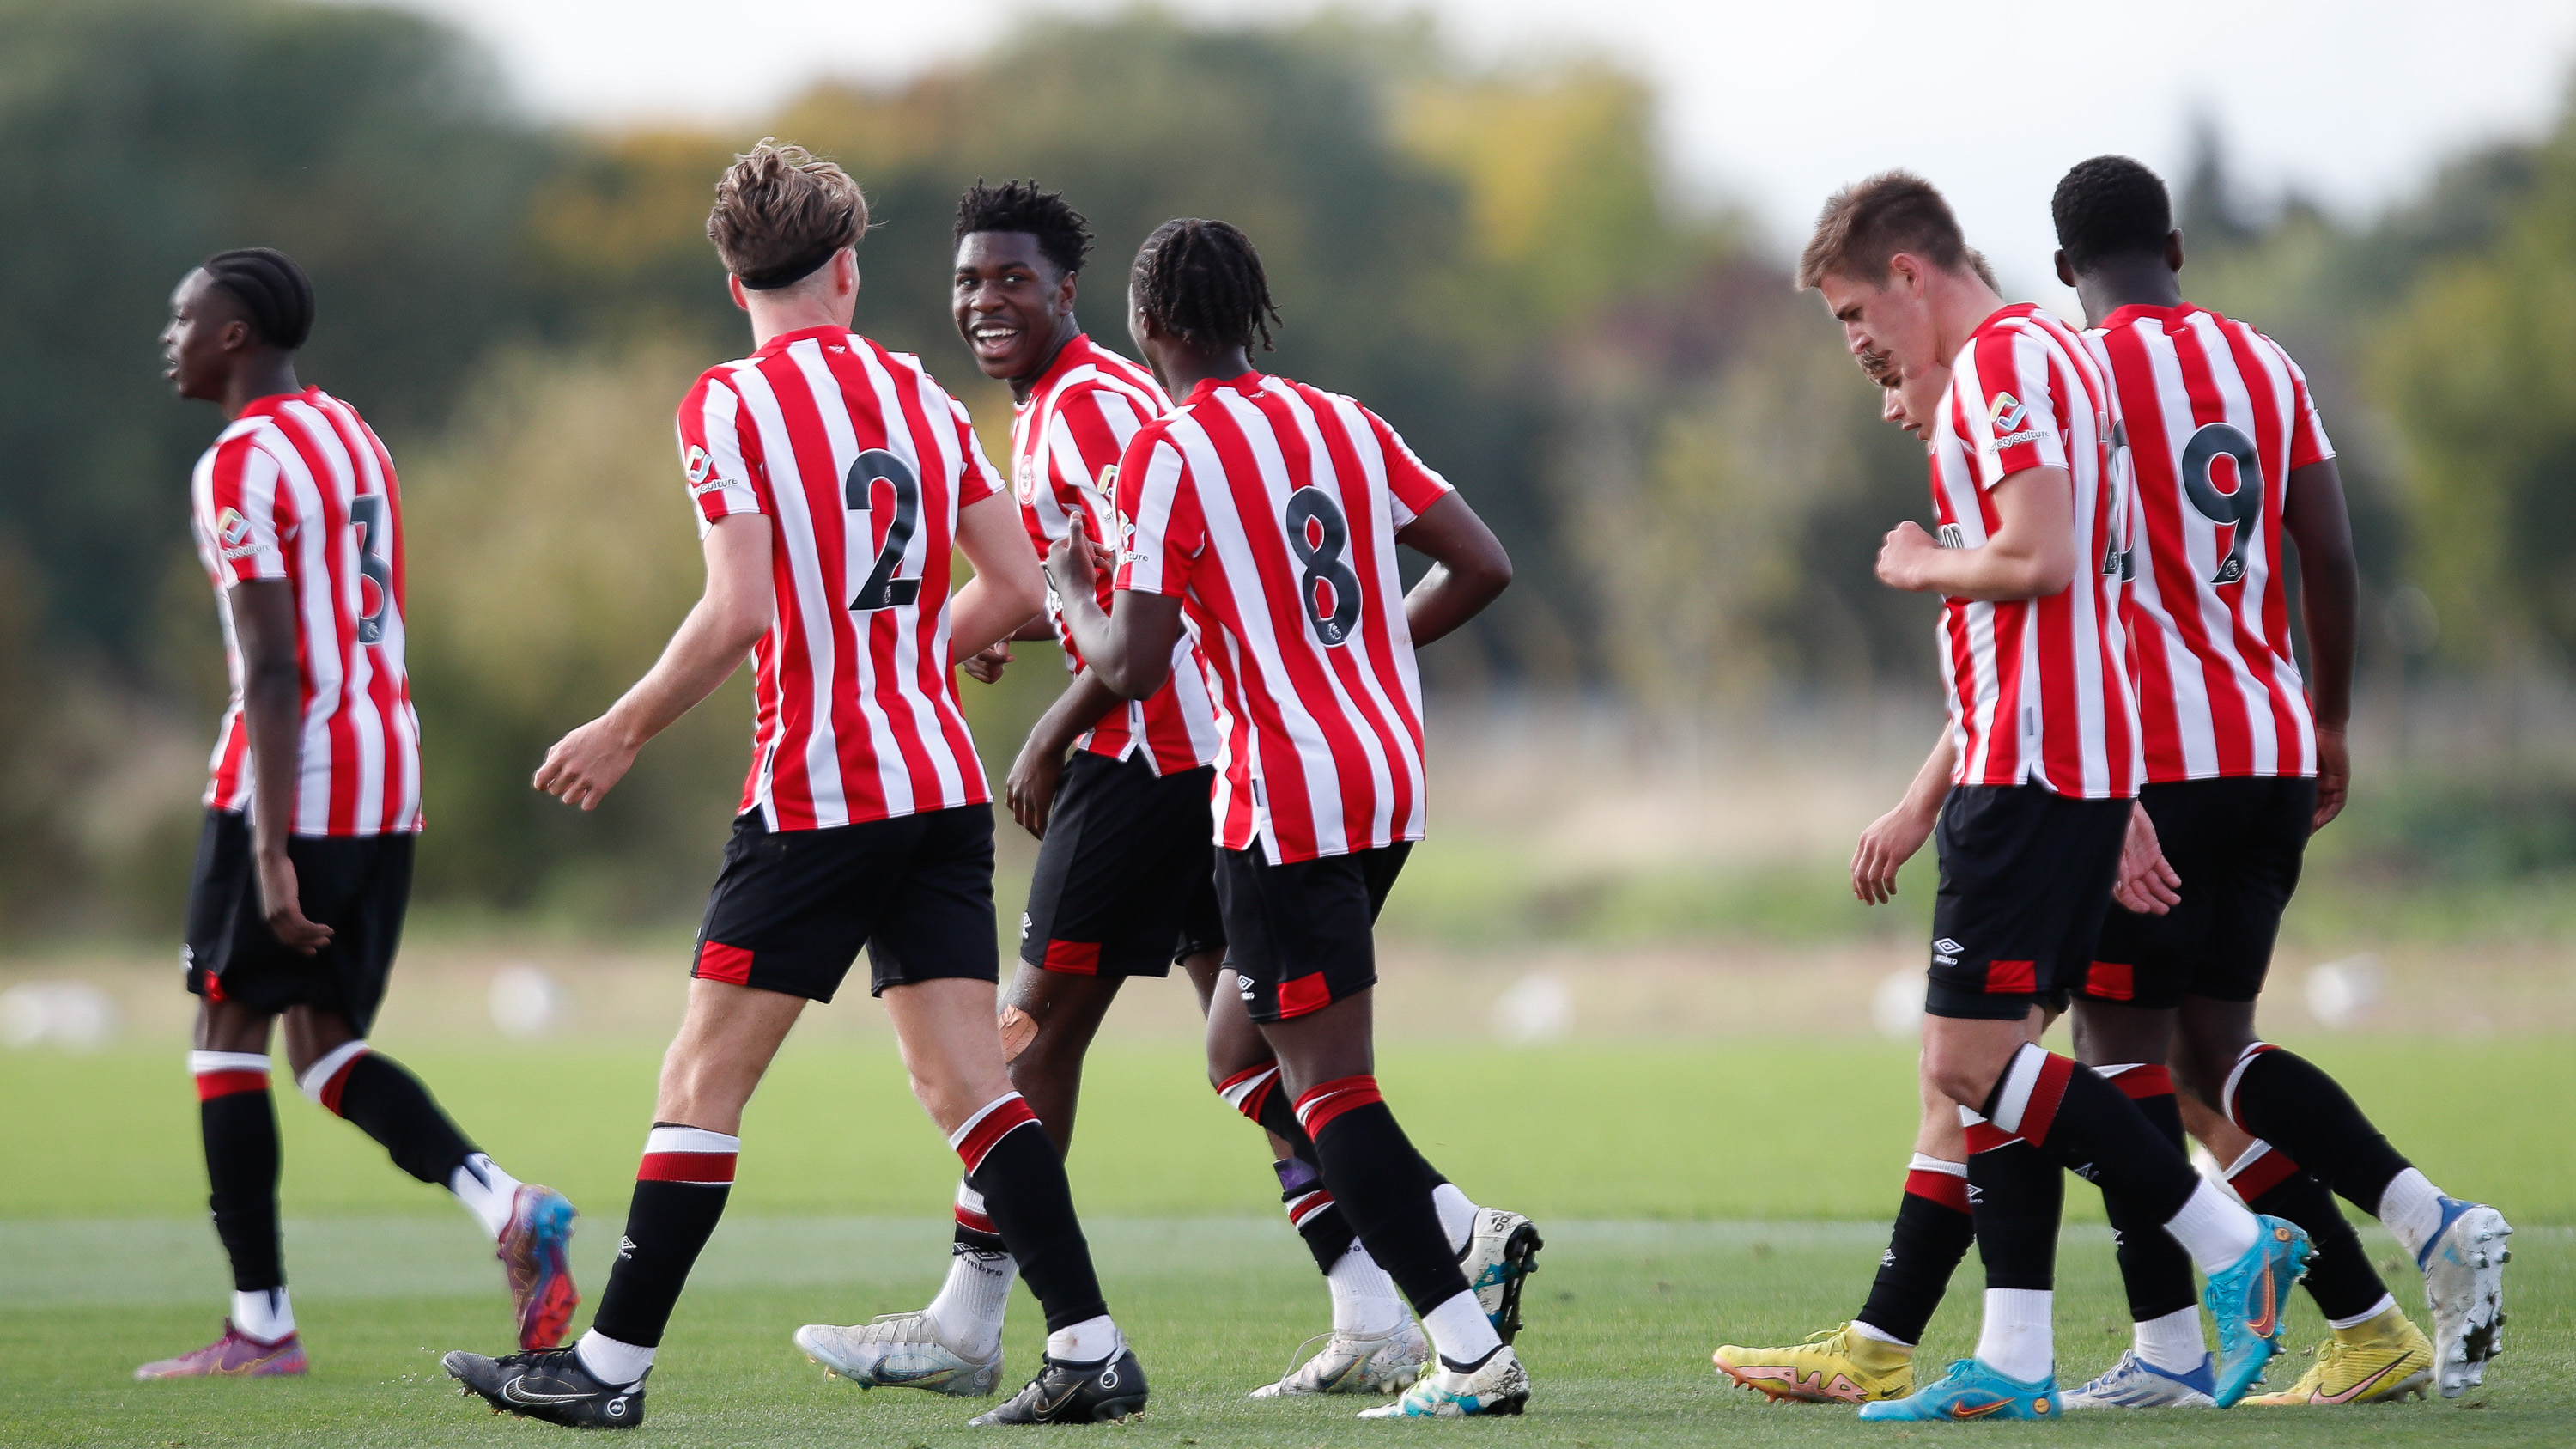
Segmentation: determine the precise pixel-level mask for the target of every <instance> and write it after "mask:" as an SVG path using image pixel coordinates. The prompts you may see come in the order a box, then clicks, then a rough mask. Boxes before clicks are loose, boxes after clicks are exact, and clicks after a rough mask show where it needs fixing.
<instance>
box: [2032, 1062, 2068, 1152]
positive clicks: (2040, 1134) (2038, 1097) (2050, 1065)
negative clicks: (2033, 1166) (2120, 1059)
mask: <svg viewBox="0 0 2576 1449" xmlns="http://www.w3.org/2000/svg"><path fill="white" fill-rule="evenodd" d="M2074 1075H2075V1059H2074V1058H2072V1057H2061V1056H2059V1055H2058V1054H2057V1053H2055V1052H2048V1053H2045V1054H2044V1055H2043V1057H2042V1060H2041V1061H2040V1064H2039V1080H2038V1081H2035V1082H2033V1083H2031V1084H2030V1105H2028V1106H2026V1107H2024V1108H2022V1109H2021V1133H2020V1136H2021V1140H2022V1141H2024V1142H2027V1143H2029V1144H2030V1145H2031V1146H2033V1147H2037V1146H2039V1145H2040V1144H2042V1143H2044V1142H2046V1141H2047V1140H2048V1129H2049V1127H2050V1125H2051V1124H2053V1123H2055V1122H2056V1121H2057V1109H2058V1106H2059V1105H2060V1104H2061V1103H2063V1102H2064V1101H2065V1100H2066V1083H2067V1079H2068V1078H2070V1077H2072V1076H2074Z"/></svg>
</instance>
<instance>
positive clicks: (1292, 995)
mask: <svg viewBox="0 0 2576 1449" xmlns="http://www.w3.org/2000/svg"><path fill="white" fill-rule="evenodd" d="M1332 1004H1333V988H1332V987H1330V986H1327V985H1325V984H1324V973H1323V972H1321V971H1309V972H1307V973H1306V974H1305V975H1303V976H1292V977H1290V978H1289V979H1287V980H1285V981H1282V982H1280V983H1279V1019H1280V1020H1282V1021H1285V1020H1287V1019H1288V1018H1290V1017H1292V1016H1304V1015H1305V1014H1306V1013H1308V1012H1310V1011H1321V1010H1323V1009H1324V1008H1325V1007H1327V1006H1330V1005H1332Z"/></svg>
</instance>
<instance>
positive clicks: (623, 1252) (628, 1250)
mask: <svg viewBox="0 0 2576 1449" xmlns="http://www.w3.org/2000/svg"><path fill="white" fill-rule="evenodd" d="M617 1256H618V1257H620V1258H632V1257H634V1256H635V1240H634V1239H633V1238H630V1237H627V1236H626V1235H625V1234H623V1233H620V1234H618V1236H617Z"/></svg>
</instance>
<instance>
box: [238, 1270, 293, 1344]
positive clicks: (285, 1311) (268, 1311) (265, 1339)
mask: <svg viewBox="0 0 2576 1449" xmlns="http://www.w3.org/2000/svg"><path fill="white" fill-rule="evenodd" d="M233 1327H234V1328H236V1329H239V1330H240V1331H241V1333H242V1334H243V1336H245V1337H248V1338H256V1339H258V1340H259V1341H260V1342H262V1343H279V1342H282V1341H284V1340H285V1338H286V1337H287V1335H289V1334H291V1333H293V1332H295V1305H294V1304H292V1303H290V1302H288V1301H287V1299H286V1286H285V1285H284V1284H282V1283H281V1284H279V1285H278V1286H277V1287H275V1288H262V1289H259V1290H257V1291H255V1292H250V1293H239V1292H236V1293H235V1294H233Z"/></svg>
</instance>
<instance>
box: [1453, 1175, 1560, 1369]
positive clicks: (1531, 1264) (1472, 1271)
mask: <svg viewBox="0 0 2576 1449" xmlns="http://www.w3.org/2000/svg"><path fill="white" fill-rule="evenodd" d="M1546 1246H1547V1244H1546V1243H1544V1242H1542V1241H1541V1240H1540V1238H1539V1235H1538V1229H1537V1228H1535V1227H1533V1226H1531V1224H1530V1220H1529V1219H1527V1218H1525V1217H1522V1216H1521V1215H1520V1214H1519V1213H1507V1212H1504V1211H1503V1210H1502V1209H1500V1208H1478V1209H1476V1226H1475V1229H1474V1230H1473V1231H1472V1232H1470V1233H1469V1234H1468V1235H1467V1247H1466V1250H1465V1251H1464V1252H1461V1253H1460V1254H1459V1255H1458V1271H1459V1272H1461V1273H1464V1274H1466V1275H1467V1288H1468V1290H1469V1291H1470V1292H1473V1293H1474V1294H1475V1295H1476V1305H1477V1306H1478V1307H1480V1308H1482V1309H1484V1310H1485V1317H1487V1318H1488V1319H1491V1320H1492V1321H1493V1325H1494V1335H1495V1336H1496V1337H1498V1338H1500V1339H1501V1340H1502V1341H1503V1342H1505V1343H1507V1344H1508V1343H1510V1342H1511V1341H1512V1339H1513V1337H1514V1336H1516V1335H1517V1334H1519V1332H1520V1331H1521V1288H1522V1286H1523V1285H1524V1284H1525V1283H1527V1282H1528V1280H1529V1275H1530V1274H1532V1273H1535V1272H1537V1271H1538V1250H1539V1249H1541V1248H1543V1247H1546Z"/></svg>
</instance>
